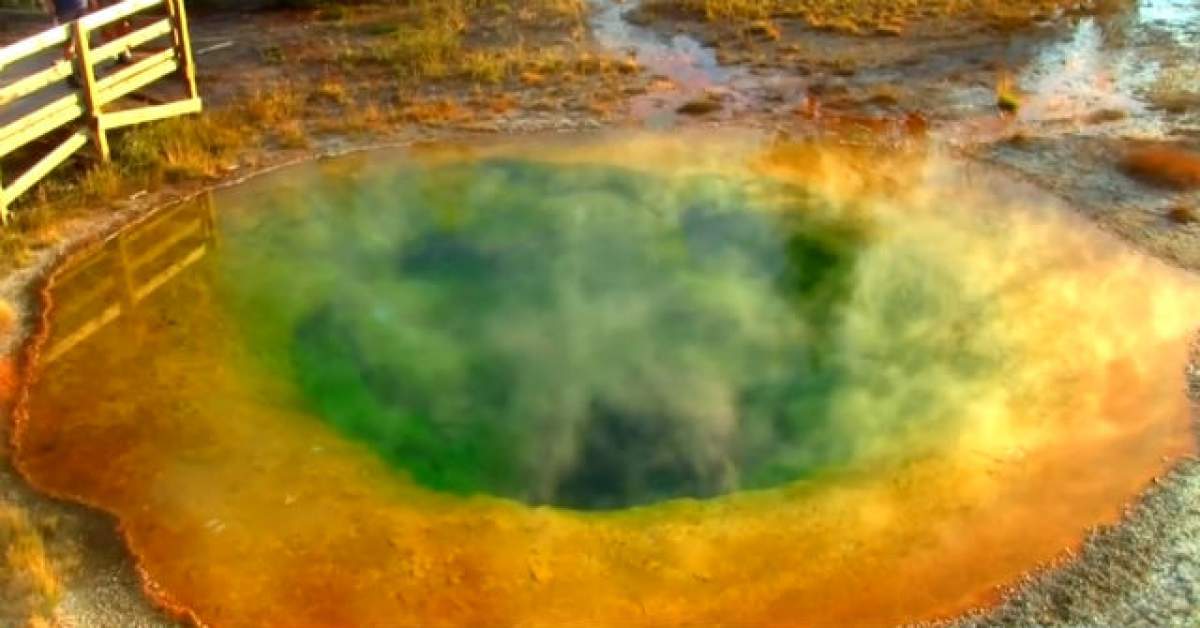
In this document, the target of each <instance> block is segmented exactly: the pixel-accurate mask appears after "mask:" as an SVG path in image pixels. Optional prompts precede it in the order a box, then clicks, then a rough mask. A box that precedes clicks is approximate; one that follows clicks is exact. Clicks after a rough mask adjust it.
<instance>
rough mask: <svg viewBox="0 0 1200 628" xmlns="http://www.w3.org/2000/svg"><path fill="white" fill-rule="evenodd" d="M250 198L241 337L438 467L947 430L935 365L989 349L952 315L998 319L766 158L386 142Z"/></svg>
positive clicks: (592, 502) (729, 485)
mask: <svg viewBox="0 0 1200 628" xmlns="http://www.w3.org/2000/svg"><path fill="white" fill-rule="evenodd" d="M254 202H255V203H258V204H259V205H262V206H264V207H263V208H262V211H260V212H256V213H252V212H244V213H241V214H239V213H237V212H234V213H233V215H232V216H231V217H230V218H229V219H228V220H227V223H228V224H227V225H226V236H225V243H224V245H223V248H222V257H221V260H222V261H221V264H220V268H221V271H220V272H221V278H222V285H223V286H224V287H223V291H224V294H225V298H227V299H228V301H229V304H230V307H231V311H233V312H234V313H235V314H236V320H237V321H238V324H239V328H240V329H241V333H243V335H244V336H245V339H246V342H248V343H249V345H250V346H252V347H254V348H255V349H256V352H257V354H258V356H259V358H258V359H259V360H260V361H261V363H262V366H263V367H264V368H266V369H270V370H272V371H275V372H282V373H285V374H287V377H288V379H289V381H292V382H294V384H295V386H296V389H297V390H298V391H299V392H298V396H299V398H300V400H301V401H300V403H303V404H305V405H306V406H307V407H308V408H310V409H311V410H312V411H313V413H314V414H315V415H317V416H320V417H321V418H322V419H323V420H325V421H328V422H329V423H330V424H332V425H334V426H336V427H337V428H338V429H339V430H341V431H342V432H343V433H345V434H347V435H349V436H351V437H353V438H355V439H357V440H359V441H361V442H362V443H365V444H367V445H369V446H370V447H371V448H372V450H373V451H375V452H377V454H378V455H379V456H381V457H382V458H383V459H385V460H387V461H388V462H389V463H390V464H391V465H393V466H394V467H395V468H396V469H397V471H398V472H402V473H407V474H409V475H410V476H411V477H412V478H413V480H415V481H416V482H418V483H420V484H422V485H425V486H427V487H430V488H433V489H436V490H440V491H447V492H451V493H456V494H474V493H487V494H493V495H499V496H504V497H509V498H514V499H518V500H522V501H525V502H529V503H538V504H542V503H546V504H554V505H559V506H566V507H572V508H583V509H609V508H619V507H624V506H629V505H636V504H646V503H652V502H656V501H659V500H663V499H667V498H673V497H684V496H687V497H709V496H714V495H719V494H723V493H728V492H731V491H736V490H741V489H750V488H765V487H772V486H778V485H782V484H786V483H788V482H791V481H794V480H797V479H801V478H805V477H808V476H810V475H812V474H814V473H819V472H822V471H824V470H827V469H832V468H840V467H844V466H847V465H851V464H853V463H854V461H855V460H856V458H858V457H860V456H862V455H864V452H866V451H875V450H877V449H878V447H877V444H878V443H879V442H881V441H885V440H891V441H895V442H897V443H905V442H923V441H924V440H927V439H920V438H916V439H914V438H912V437H913V435H914V434H917V435H919V434H923V433H927V432H931V431H941V432H948V431H949V430H950V429H951V428H952V422H951V421H950V419H949V418H948V416H947V413H946V412H942V408H943V407H945V408H950V407H951V406H952V404H951V403H949V402H948V401H947V400H944V399H942V398H941V397H940V396H939V393H938V392H937V390H936V385H935V384H934V380H935V379H936V380H939V381H944V379H945V378H946V377H947V376H948V375H947V372H949V376H951V377H953V378H955V379H957V380H961V381H970V380H972V379H978V380H982V379H984V378H986V377H988V376H989V374H990V373H991V372H992V371H994V370H995V368H996V364H997V361H998V358H997V353H998V349H997V348H996V347H992V346H990V345H988V344H987V343H986V342H984V341H981V340H971V339H969V338H966V337H964V336H963V334H961V333H958V332H956V331H954V330H961V329H962V328H963V327H964V326H965V325H973V324H977V323H978V321H979V320H980V319H981V318H986V317H988V316H990V313H989V305H988V303H987V301H986V299H972V298H971V297H969V296H968V295H969V294H970V290H967V289H965V287H964V283H963V281H962V280H961V279H960V278H958V277H956V276H955V275H954V273H952V272H948V271H947V270H945V269H944V268H941V267H940V266H939V265H938V262H937V260H936V259H932V258H929V257H928V256H922V255H921V254H920V253H917V252H905V251H899V252H897V251H896V250H894V249H895V247H889V246H888V245H887V244H886V234H882V233H880V232H879V231H878V229H877V228H876V225H874V224H872V221H871V220H870V219H869V218H868V217H865V216H864V214H862V213H861V212H858V211H856V210H855V208H853V207H844V206H835V205H833V204H831V203H830V202H829V201H825V200H822V199H821V198H820V197H818V196H816V195H813V194H811V193H808V192H806V191H805V190H801V189H797V188H795V187H789V186H787V185H783V184H780V183H776V182H772V181H768V180H745V179H730V178H724V177H721V176H717V175H710V176H700V175H688V176H682V175H681V176H663V175H651V174H643V173H639V172H635V171H632V170H627V169H622V168H619V167H612V166H580V165H555V164H548V163H538V162H536V161H522V160H502V159H494V160H483V161H463V162H459V163H450V164H441V165H421V164H420V163H418V162H414V161H410V160H405V159H395V160H393V161H392V162H389V163H387V164H384V165H378V164H376V165H375V166H373V167H371V168H366V169H364V170H363V171H361V172H355V173H352V174H348V173H340V174H336V175H335V174H323V175H317V176H312V177H309V178H307V179H305V180H304V181H300V182H298V183H294V184H293V185H292V186H291V187H290V189H287V190H286V191H284V192H275V193H274V194H273V195H272V196H270V197H268V198H259V199H254ZM883 265H886V270H885V272H881V268H882V267H883ZM864 321H865V322H864ZM864 330H865V331H864ZM909 332H912V333H909ZM918 332H919V333H918ZM881 365H886V367H887V368H881ZM935 371H936V375H937V377H936V378H933V377H931V378H930V384H929V385H928V386H925V385H922V383H921V381H922V376H923V375H925V374H933V373H934V372H935ZM902 379H903V381H905V382H907V385H905V386H904V387H903V389H902V390H900V389H898V387H897V382H898V381H901V380H902ZM863 398H868V399H873V400H874V402H873V403H872V404H870V405H871V408H872V409H871V411H870V412H869V413H865V414H864V413H861V412H859V413H857V414H856V413H855V412H854V411H852V410H847V408H850V407H860V406H861V405H862V404H861V403H859V402H860V401H861V400H862V399H863ZM848 413H849V417H850V418H849V420H848V419H847V417H848ZM860 415H862V416H860Z"/></svg>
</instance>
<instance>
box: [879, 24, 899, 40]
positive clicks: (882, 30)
mask: <svg viewBox="0 0 1200 628" xmlns="http://www.w3.org/2000/svg"><path fill="white" fill-rule="evenodd" d="M875 34H876V35H879V36H880V37H899V36H901V35H903V34H904V27H903V26H901V25H899V24H880V25H879V26H876V27H875Z"/></svg>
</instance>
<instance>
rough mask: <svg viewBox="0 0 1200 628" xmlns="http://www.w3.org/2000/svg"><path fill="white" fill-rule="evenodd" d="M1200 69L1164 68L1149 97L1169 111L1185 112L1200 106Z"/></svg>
mask: <svg viewBox="0 0 1200 628" xmlns="http://www.w3.org/2000/svg"><path fill="white" fill-rule="evenodd" d="M1198 79H1200V71H1198V70H1197V69H1196V68H1195V67H1190V66H1189V67H1176V68H1170V69H1167V70H1164V71H1163V72H1161V73H1160V74H1159V75H1158V78H1157V79H1155V81H1154V84H1153V85H1152V86H1151V87H1150V90H1149V93H1147V94H1146V97H1147V99H1148V100H1149V101H1150V103H1151V104H1152V105H1154V106H1155V107H1157V108H1159V109H1162V110H1164V111H1167V112H1169V113H1184V112H1186V111H1188V110H1190V109H1195V108H1197V107H1200V81H1198Z"/></svg>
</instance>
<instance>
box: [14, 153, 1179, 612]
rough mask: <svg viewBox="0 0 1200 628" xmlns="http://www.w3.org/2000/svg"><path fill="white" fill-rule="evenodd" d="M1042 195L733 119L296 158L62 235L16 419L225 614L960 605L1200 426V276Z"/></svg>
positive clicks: (40, 466)
mask: <svg viewBox="0 0 1200 628" xmlns="http://www.w3.org/2000/svg"><path fill="white" fill-rule="evenodd" d="M867 164H869V165H870V167H869V168H867V167H865V165H867ZM880 172H887V173H888V174H887V175H886V176H884V175H881V174H879V173H880ZM899 182H903V183H904V185H903V186H902V187H901V186H899ZM1063 216H1064V214H1063V213H1061V212H1059V211H1057V210H1056V209H1055V208H1053V207H1051V203H1050V202H1049V201H1047V200H1045V199H1044V198H1042V197H1040V196H1039V195H1037V194H1036V193H1034V192H1032V191H1030V190H1029V189H1026V188H1023V187H1019V186H1017V185H1016V184H1013V183H1010V182H1007V181H1002V180H992V179H988V178H986V177H981V176H980V175H979V174H978V173H975V172H968V171H964V170H963V169H962V168H961V167H960V166H956V165H954V164H949V163H944V162H939V161H937V160H931V161H921V160H918V159H915V158H912V157H911V156H895V155H894V156H892V157H891V158H888V157H884V156H878V155H873V154H872V155H865V156H864V155H862V154H854V153H847V152H833V151H832V150H819V149H815V148H813V147H811V146H787V145H782V146H781V145H768V144H766V143H764V140H763V139H762V138H759V137H757V136H743V135H735V134H726V135H719V136H714V135H713V134H711V133H710V134H707V135H706V136H704V137H700V136H696V135H689V134H677V135H676V136H674V137H663V136H654V135H651V136H640V135H638V136H610V137H596V138H591V139H583V138H572V139H571V140H570V141H562V143H554V140H547V141H545V142H542V143H538V144H533V143H526V144H512V145H509V144H497V145H494V146H487V147H482V146H481V147H462V148H456V149H448V150H445V151H417V152H391V153H368V154H362V155H357V156H351V157H346V158H341V159H338V160H333V161H327V162H320V163H314V164H308V165H304V166H298V167H294V168H290V169H287V170H282V171H279V172H276V173H273V174H270V175H266V176H264V177H262V178H259V179H256V180H254V181H252V182H250V183H247V184H244V185H242V186H239V187H237V188H232V189H229V190H226V191H223V192H220V193H218V194H216V195H215V196H213V197H212V198H211V199H209V200H208V202H206V203H195V204H192V205H188V206H184V207H181V208H178V209H177V210H174V211H172V212H170V213H166V214H163V215H162V216H160V217H159V218H158V219H156V220H155V221H154V222H152V223H149V224H147V225H145V226H143V227H141V228H139V229H137V230H132V231H129V232H127V233H126V234H124V235H123V236H122V237H121V238H119V239H117V240H114V241H113V242H112V243H110V244H109V245H107V246H106V247H103V248H101V249H98V250H96V251H94V252H93V253H92V254H90V255H81V256H80V257H78V258H77V259H75V260H74V261H73V262H72V263H71V264H69V265H68V266H67V267H65V268H64V269H63V270H61V271H60V272H59V275H58V278H57V279H56V280H55V281H54V282H53V284H52V286H51V289H50V292H49V294H50V303H51V305H52V307H51V309H50V315H49V321H50V328H49V329H48V330H47V333H46V334H45V335H44V337H43V338H42V340H40V341H39V343H40V344H39V351H38V355H39V360H38V361H37V362H36V365H35V367H34V368H36V373H37V376H36V378H35V379H34V381H33V382H32V384H31V387H30V388H29V390H28V397H27V400H26V401H27V403H26V405H25V406H24V408H23V411H22V414H21V416H22V417H23V419H22V420H21V422H20V423H19V429H18V430H17V434H16V437H15V440H16V443H17V446H18V449H17V452H16V458H17V461H18V463H19V465H20V467H21V468H22V469H23V470H24V472H25V473H27V474H28V476H29V477H30V478H31V479H32V481H33V482H34V483H35V484H36V485H37V486H38V487H40V488H42V489H44V490H46V491H48V492H51V493H54V494H56V495H60V496H68V497H71V498H74V499H77V500H80V501H84V502H86V503H89V504H93V505H95V506H98V507H101V508H103V509H105V510H108V511H110V512H113V513H114V514H116V515H117V516H118V517H119V518H120V519H121V521H122V528H123V530H124V531H125V532H126V534H127V536H128V540H129V543H130V545H131V547H132V549H133V550H134V552H135V553H136V554H137V555H138V556H139V557H140V560H141V563H142V567H143V568H144V569H145V572H146V573H147V574H148V575H149V577H151V578H152V579H153V580H154V582H155V584H156V586H157V587H158V588H157V589H156V590H158V591H159V592H160V593H161V595H162V596H163V597H164V598H166V599H167V600H168V601H169V602H171V603H173V604H176V605H179V606H182V607H186V608H188V609H191V610H193V611H194V612H195V613H196V615H197V617H199V618H200V619H201V620H202V621H203V622H204V624H205V625H209V626H214V627H218V628H220V627H231V626H255V627H269V626H281V627H283V626H298V625H311V626H362V625H398V624H406V625H409V624H411V625H431V624H437V625H442V624H454V625H464V624H488V625H497V624H502V625H516V624H520V625H562V624H563V623H577V624H588V625H629V626H662V625H685V624H687V625H696V624H703V625H728V624H738V625H778V624H781V623H786V624H804V625H818V626H835V625H856V626H884V625H895V624H898V623H907V622H913V621H922V620H930V619H936V618H939V617H945V616H948V615H952V614H955V613H959V612H962V611H964V610H967V609H968V608H971V607H973V606H976V605H980V604H986V603H989V602H991V601H994V599H995V596H996V592H997V590H998V587H1001V586H1003V585H1006V584H1011V583H1014V582H1016V581H1017V580H1018V579H1019V578H1020V577H1021V575H1022V574H1024V573H1026V572H1027V571H1028V570H1030V569H1031V568H1034V567H1036V566H1038V565H1041V564H1044V563H1046V562H1047V561H1050V560H1053V559H1055V558H1057V557H1059V556H1060V553H1061V552H1062V551H1063V549H1064V548H1068V547H1074V546H1077V545H1078V543H1079V542H1080V540H1081V539H1082V538H1083V536H1084V535H1085V533H1086V531H1087V530H1088V529H1089V528H1091V527H1093V526H1095V525H1098V524H1102V523H1108V522H1112V521H1114V520H1115V519H1116V517H1117V516H1118V514H1119V513H1120V512H1121V510H1122V508H1123V507H1124V505H1126V504H1127V503H1129V501H1130V500H1131V499H1133V498H1134V496H1135V495H1136V494H1137V493H1138V492H1139V491H1140V490H1142V489H1143V487H1144V486H1145V485H1146V484H1147V483H1148V482H1149V481H1150V480H1151V479H1152V478H1153V477H1155V476H1156V475H1157V474H1159V473H1161V472H1162V471H1163V470H1164V469H1165V468H1166V467H1167V466H1168V465H1169V464H1170V463H1171V462H1172V461H1173V460H1176V459H1178V458H1179V457H1182V456H1185V455H1189V454H1193V453H1195V451H1196V444H1195V438H1194V435H1193V433H1192V431H1191V429H1190V424H1191V423H1190V415H1189V405H1188V400H1187V398H1186V394H1185V390H1186V385H1185V380H1184V372H1185V365H1186V363H1187V357H1188V346H1189V341H1190V339H1191V335H1192V332H1193V328H1194V323H1195V318H1194V316H1195V314H1194V313H1195V312H1196V311H1197V307H1196V306H1197V305H1200V286H1197V285H1196V283H1195V282H1194V281H1193V280H1192V279H1190V278H1188V277H1186V276H1185V275H1183V274H1182V273H1180V272H1177V271H1175V270H1173V269H1170V268H1168V267H1166V266H1164V265H1162V264H1160V263H1158V262H1156V261H1153V260H1150V259H1147V258H1145V257H1142V256H1140V255H1138V254H1136V253H1134V252H1131V251H1130V250H1128V249H1127V248H1126V247H1124V246H1122V245H1120V244H1118V243H1116V242H1115V241H1113V240H1112V239H1110V238H1109V237H1107V236H1105V235H1103V234H1101V233H1099V232H1098V231H1097V230H1095V229H1092V228H1091V227H1089V226H1086V225H1084V224H1082V223H1080V222H1076V221H1074V220H1071V219H1068V218H1065V217H1063ZM627 506H636V507H633V508H627Z"/></svg>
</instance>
